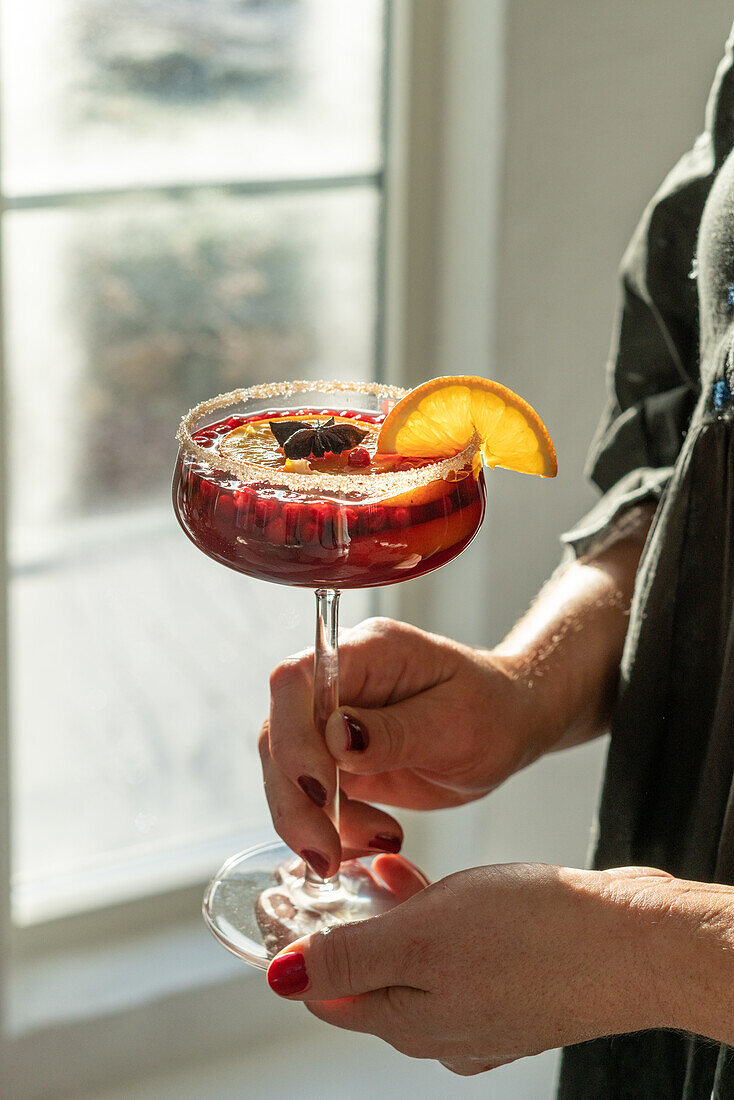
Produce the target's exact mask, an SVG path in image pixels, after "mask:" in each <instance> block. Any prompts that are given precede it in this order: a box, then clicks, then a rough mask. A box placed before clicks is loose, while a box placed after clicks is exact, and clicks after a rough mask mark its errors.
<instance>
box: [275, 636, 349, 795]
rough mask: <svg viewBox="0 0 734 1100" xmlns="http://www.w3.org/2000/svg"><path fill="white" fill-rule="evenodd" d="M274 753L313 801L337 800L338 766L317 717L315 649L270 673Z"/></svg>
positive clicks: (278, 761) (289, 775)
mask: <svg viewBox="0 0 734 1100" xmlns="http://www.w3.org/2000/svg"><path fill="white" fill-rule="evenodd" d="M269 726H270V728H269V734H268V737H269V745H270V755H271V756H272V758H273V759H274V760H275V761H276V763H277V764H278V767H279V768H280V769H281V771H283V772H284V773H285V774H286V775H287V776H288V778H289V779H290V780H291V781H292V782H293V783H295V784H297V785H298V786H299V787H300V788H301V790H302V791H304V793H305V794H307V795H308V796H309V798H310V799H311V800H312V802H315V804H316V805H317V806H320V807H324V806H329V805H331V804H332V803H333V800H334V795H335V793H336V768H335V764H334V759H333V757H332V756H331V754H330V752H329V750H328V749H327V747H326V742H325V741H324V738H323V737H322V736H321V734H320V733H318V732H317V730H316V727H315V726H314V721H313V652H312V651H310V650H307V651H305V652H304V653H299V654H296V655H295V656H294V657H288V658H287V659H286V660H285V661H281V663H280V664H279V665H277V666H276V668H275V669H274V670H273V672H272V673H271V676H270V723H269Z"/></svg>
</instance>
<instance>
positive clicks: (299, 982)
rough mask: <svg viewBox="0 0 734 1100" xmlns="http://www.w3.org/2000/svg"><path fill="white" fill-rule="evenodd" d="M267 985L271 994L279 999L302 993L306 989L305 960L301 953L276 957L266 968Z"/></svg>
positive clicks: (295, 952) (293, 952)
mask: <svg viewBox="0 0 734 1100" xmlns="http://www.w3.org/2000/svg"><path fill="white" fill-rule="evenodd" d="M268 984H269V986H270V988H271V989H272V991H273V993H278V994H280V996H281V997H291V996H292V995H293V994H294V993H303V991H304V989H307V988H308V974H307V973H306V958H305V956H304V954H303V952H302V951H289V952H288V953H287V954H285V955H278V957H277V958H275V959H273V961H272V962H271V964H270V966H269V968H268Z"/></svg>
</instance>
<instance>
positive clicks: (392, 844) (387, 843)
mask: <svg viewBox="0 0 734 1100" xmlns="http://www.w3.org/2000/svg"><path fill="white" fill-rule="evenodd" d="M402 846H403V842H402V840H401V839H400V837H399V836H388V834H387V833H378V834H377V836H376V837H374V838H373V839H372V840H371V841H370V842H369V844H368V848H377V849H378V851H380V852H399V851H400V849H401V848H402Z"/></svg>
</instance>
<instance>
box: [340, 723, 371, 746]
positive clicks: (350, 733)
mask: <svg viewBox="0 0 734 1100" xmlns="http://www.w3.org/2000/svg"><path fill="white" fill-rule="evenodd" d="M342 718H343V719H344V725H345V726H346V729H347V751H348V752H364V750H365V749H366V748H367V746H368V745H369V743H370V739H369V735H368V733H367V730H366V729H365V728H364V726H363V725H362V723H361V722H360V721H359V719H357V718H355V717H354V716H353V715H351V714H342Z"/></svg>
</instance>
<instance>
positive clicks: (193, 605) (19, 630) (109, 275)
mask: <svg viewBox="0 0 734 1100" xmlns="http://www.w3.org/2000/svg"><path fill="white" fill-rule="evenodd" d="M377 213H378V195H377V193H376V192H374V191H372V190H370V189H368V188H356V187H355V188H349V189H343V190H339V191H335V192H326V193H321V194H313V195H306V196H289V197H285V196H272V197H269V198H267V199H263V198H261V199H252V198H249V199H243V198H241V197H240V198H233V197H231V196H226V195H224V194H222V193H221V192H208V193H202V194H200V195H198V196H197V197H196V198H191V199H189V200H186V201H183V200H182V201H176V202H174V201H171V200H161V199H156V200H154V201H151V200H150V199H146V200H145V201H143V200H142V199H138V200H134V201H133V200H130V201H128V202H125V203H119V202H116V203H115V204H113V205H109V206H108V205H107V204H103V205H100V206H96V207H93V208H88V207H85V208H82V209H79V210H72V209H63V210H60V209H56V210H45V211H35V210H34V211H30V210H28V211H16V212H14V213H11V214H8V215H7V217H6V231H5V268H6V270H5V285H6V295H5V324H6V331H7V366H8V375H9V384H8V391H9V404H10V417H9V424H10V433H11V438H10V453H11V456H12V458H13V459H14V461H11V470H12V473H11V477H12V481H11V512H10V544H11V567H12V582H11V613H12V622H11V652H12V668H11V678H12V704H11V706H12V722H13V734H12V740H13V759H14V780H15V831H14V861H15V871H16V872H17V873H18V874H19V875H20V876H22V877H23V878H24V879H27V880H35V881H36V883H44V882H45V883H46V886H47V887H48V890H49V891H50V892H51V893H53V890H54V884H57V885H58V886H59V888H61V887H62V886H63V881H62V880H63V879H64V876H67V879H66V882H67V886H68V884H69V882H70V881H71V880H70V879H69V878H68V875H69V874H70V872H71V871H72V869H73V868H74V867H78V866H81V865H85V866H89V865H91V864H92V863H94V861H99V860H100V858H101V857H103V856H104V857H108V858H107V861H106V862H107V863H108V864H109V861H110V859H123V858H127V857H128V856H130V855H131V854H135V853H136V852H137V853H140V852H146V851H149V850H151V848H154V849H159V848H161V847H171V846H173V847H175V846H179V847H180V846H182V845H185V844H186V845H191V844H192V843H194V842H196V843H203V842H204V841H205V840H206V839H207V838H210V837H212V836H213V837H215V838H216V837H218V836H219V837H221V836H223V835H224V834H226V833H231V832H232V831H238V832H239V833H240V834H241V835H240V837H239V841H240V842H242V843H244V842H245V841H246V840H247V833H248V830H251V829H253V828H255V827H257V828H261V827H263V825H264V824H265V821H266V816H265V812H264V807H263V802H262V796H261V793H260V773H259V765H258V763H257V761H256V758H255V736H256V732H257V727H258V726H259V723H260V721H261V719H262V717H263V715H264V713H265V705H266V688H267V672H268V670H269V668H270V667H272V665H273V664H274V663H275V662H276V661H277V660H278V659H279V658H280V657H282V656H284V655H285V654H286V653H288V652H290V651H292V650H293V649H299V648H302V647H303V646H304V645H307V644H309V643H310V641H311V634H312V622H311V616H312V610H313V609H312V607H311V599H310V596H309V594H308V593H295V592H292V591H290V590H288V589H285V588H283V589H281V588H279V587H278V586H275V585H264V584H261V583H259V582H251V581H249V580H248V579H247V578H243V577H240V576H238V575H235V574H233V573H229V571H227V570H226V569H224V568H222V567H220V566H218V565H216V564H214V563H212V562H209V561H208V560H207V559H206V558H205V557H204V556H203V555H201V554H200V553H199V552H198V551H196V550H195V549H194V548H193V547H192V546H191V545H190V544H189V543H188V542H187V540H186V539H185V537H184V536H183V534H182V533H181V532H180V531H179V529H178V527H177V526H176V524H175V520H174V518H173V514H172V510H171V503H170V479H171V472H172V466H173V460H174V456H175V443H174V439H173V437H174V434H175V429H176V425H177V422H178V419H179V417H180V415H181V413H182V412H183V411H185V410H186V409H187V408H188V407H189V406H191V405H192V404H194V403H195V402H196V401H198V400H200V399H201V398H203V397H205V396H208V395H210V394H214V393H217V392H220V391H222V390H225V389H230V388H232V387H233V386H236V385H247V384H249V383H251V382H255V381H262V380H266V379H279V378H283V377H307V378H308V377H313V378H319V377H327V378H328V377H343V378H364V377H369V376H371V375H372V373H373V365H372V364H373V360H374V348H373V331H374V324H375V299H374V287H375V263H376V257H375V251H376V247H375V242H376V238H377V226H376V223H377ZM345 604H346V607H345V612H346V613H347V615H350V616H351V617H352V618H353V619H357V618H359V617H361V616H362V615H363V614H365V607H366V602H365V598H364V597H361V596H359V595H358V594H356V593H355V594H350V595H349V596H348V598H347V599H346V600H345ZM230 845H231V840H229V841H227V842H222V848H223V850H222V853H221V854H225V852H226V849H227V848H228V847H229V846H230ZM192 858H193V857H192ZM208 858H209V859H211V856H209V857H208ZM188 869H189V872H190V866H189V868H188ZM59 904H60V903H59Z"/></svg>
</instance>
